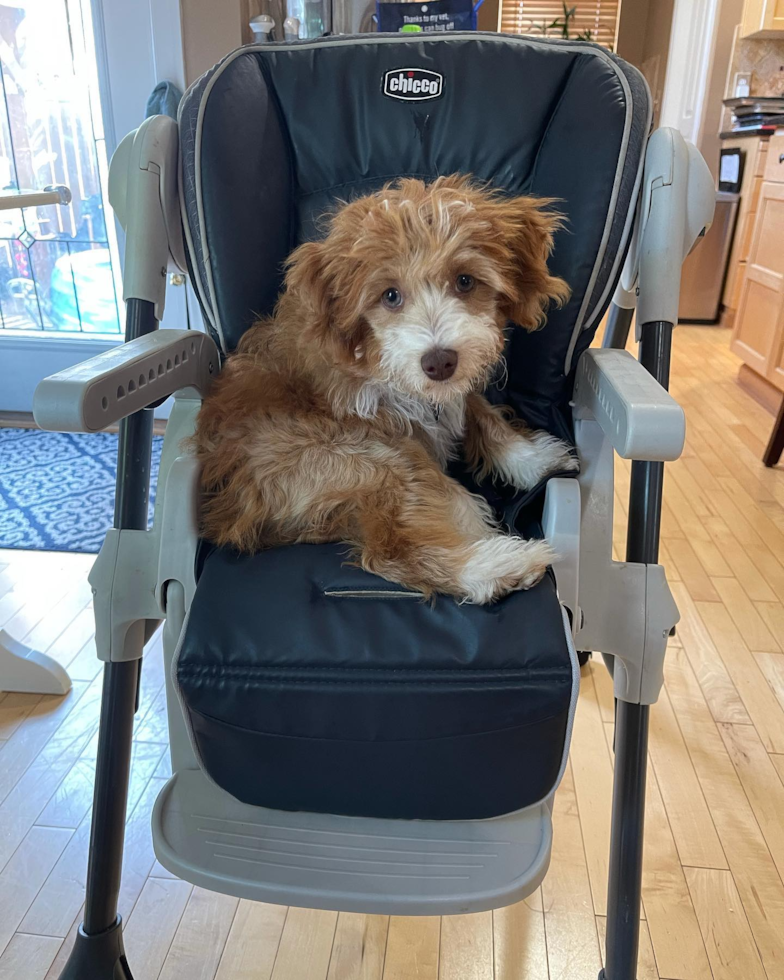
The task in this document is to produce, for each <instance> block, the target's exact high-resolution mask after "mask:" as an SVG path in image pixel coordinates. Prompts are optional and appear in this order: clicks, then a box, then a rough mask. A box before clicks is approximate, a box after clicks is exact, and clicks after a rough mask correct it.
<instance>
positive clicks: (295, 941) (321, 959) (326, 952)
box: [272, 908, 338, 980]
mask: <svg viewBox="0 0 784 980" xmlns="http://www.w3.org/2000/svg"><path fill="white" fill-rule="evenodd" d="M337 921H338V914H337V912H322V911H319V910H315V909H294V908H291V909H289V914H288V915H287V916H286V924H285V925H284V927H283V934H282V935H281V937H280V946H279V947H278V955H277V958H276V960H275V966H274V968H273V970H272V980H302V978H305V977H307V978H308V980H325V978H326V976H327V971H328V970H329V959H330V954H331V952H332V942H333V940H334V938H335V927H336V926H337Z"/></svg>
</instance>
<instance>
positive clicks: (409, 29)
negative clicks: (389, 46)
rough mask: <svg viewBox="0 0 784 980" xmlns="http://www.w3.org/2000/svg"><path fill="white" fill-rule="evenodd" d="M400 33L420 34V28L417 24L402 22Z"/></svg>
mask: <svg viewBox="0 0 784 980" xmlns="http://www.w3.org/2000/svg"><path fill="white" fill-rule="evenodd" d="M400 33H401V34H421V33H422V28H421V27H420V26H419V24H404V25H403V26H402V27H401V28H400Z"/></svg>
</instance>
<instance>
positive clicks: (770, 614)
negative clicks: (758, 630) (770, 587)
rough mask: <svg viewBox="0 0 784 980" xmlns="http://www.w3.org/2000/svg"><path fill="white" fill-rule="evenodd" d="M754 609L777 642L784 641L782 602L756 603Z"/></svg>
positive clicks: (783, 607)
mask: <svg viewBox="0 0 784 980" xmlns="http://www.w3.org/2000/svg"><path fill="white" fill-rule="evenodd" d="M754 607H755V609H756V610H757V612H758V613H759V614H760V617H761V619H762V621H763V623H765V625H766V626H767V627H768V629H769V630H770V632H771V635H772V636H773V637H774V638H775V639H776V642H778V643H779V645H780V644H781V642H782V640H784V605H782V604H781V603H780V602H776V601H775V600H774V601H773V602H755V603H754Z"/></svg>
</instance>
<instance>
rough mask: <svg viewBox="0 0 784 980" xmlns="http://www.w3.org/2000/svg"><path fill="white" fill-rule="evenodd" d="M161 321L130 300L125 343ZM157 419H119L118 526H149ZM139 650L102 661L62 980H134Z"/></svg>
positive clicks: (136, 635)
mask: <svg viewBox="0 0 784 980" xmlns="http://www.w3.org/2000/svg"><path fill="white" fill-rule="evenodd" d="M156 326H157V321H156V320H155V315H154V310H153V304H152V303H150V302H147V301H145V300H137V299H132V300H129V301H128V304H127V316H126V329H125V339H126V340H133V339H135V338H136V337H140V336H142V335H143V334H146V333H150V332H151V331H152V330H154V329H155V328H156ZM152 421H153V413H152V412H151V411H149V410H147V409H145V410H143V411H141V412H136V413H135V414H134V415H131V416H129V417H128V418H126V419H123V421H122V422H121V424H120V438H119V442H118V451H117V485H116V494H115V501H114V526H115V527H116V528H120V529H126V528H127V529H130V530H146V528H147V504H148V500H149V493H150V459H151V452H152ZM132 643H137V644H138V649H130V648H129V645H130V644H132ZM142 652H143V639H142V631H141V630H131V631H130V632H129V640H128V643H127V648H126V650H125V651H124V656H125V659H124V660H122V661H117V662H111V661H110V662H107V663H106V664H105V665H104V672H103V692H102V695H101V721H100V727H99V732H98V757H97V761H96V767H95V791H94V794H93V816H92V826H91V830H90V856H89V860H88V864H87V893H86V897H85V906H84V922H83V923H82V925H81V926H80V927H79V932H78V933H77V936H76V942H75V944H74V947H73V949H72V950H71V955H70V956H69V957H68V961H67V963H66V964H65V967H64V968H63V972H62V973H61V974H60V980H133V978H132V975H131V971H130V969H129V967H128V962H127V960H126V958H125V949H124V947H123V937H122V921H121V919H120V916H119V914H118V911H117V900H118V897H119V894H120V879H121V875H122V859H123V846H124V844H125V815H126V806H127V802H128V780H129V776H130V769H131V748H132V740H133V718H134V715H135V713H136V708H137V693H138V690H139V673H140V666H141V658H142Z"/></svg>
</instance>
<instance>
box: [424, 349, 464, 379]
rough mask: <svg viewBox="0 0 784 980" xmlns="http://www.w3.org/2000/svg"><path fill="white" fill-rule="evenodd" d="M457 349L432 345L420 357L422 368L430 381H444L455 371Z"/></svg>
mask: <svg viewBox="0 0 784 980" xmlns="http://www.w3.org/2000/svg"><path fill="white" fill-rule="evenodd" d="M456 367H457V351H456V350H451V349H449V348H447V349H444V348H442V347H434V348H433V350H429V351H428V352H427V354H425V355H424V357H423V358H422V370H423V371H424V372H425V374H426V375H427V376H428V378H430V379H431V380H432V381H446V379H447V378H451V377H452V375H453V374H454V373H455V368H456Z"/></svg>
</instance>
